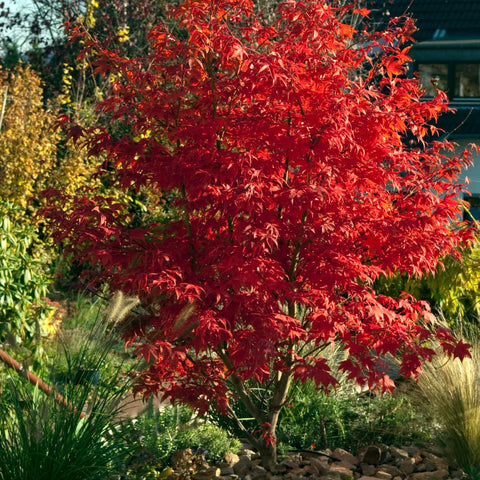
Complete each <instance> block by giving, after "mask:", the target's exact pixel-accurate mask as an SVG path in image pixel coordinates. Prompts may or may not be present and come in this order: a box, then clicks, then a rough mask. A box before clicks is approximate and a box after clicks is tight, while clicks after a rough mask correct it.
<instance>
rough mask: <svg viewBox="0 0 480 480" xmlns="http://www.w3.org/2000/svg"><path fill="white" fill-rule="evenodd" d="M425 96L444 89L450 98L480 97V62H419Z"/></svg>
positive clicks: (430, 95) (431, 95)
mask: <svg viewBox="0 0 480 480" xmlns="http://www.w3.org/2000/svg"><path fill="white" fill-rule="evenodd" d="M417 68H418V73H419V78H420V82H421V83H422V86H423V88H424V89H425V96H427V97H433V96H434V95H435V91H436V89H440V90H443V91H444V92H445V93H446V94H447V95H448V97H449V98H450V100H459V101H461V100H463V99H465V100H466V99H480V63H453V62H452V63H419V64H418V65H417Z"/></svg>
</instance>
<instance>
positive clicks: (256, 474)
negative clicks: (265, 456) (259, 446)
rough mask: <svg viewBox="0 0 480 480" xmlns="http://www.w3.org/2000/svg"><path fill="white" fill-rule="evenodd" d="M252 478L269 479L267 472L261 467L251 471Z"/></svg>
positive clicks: (255, 467) (258, 466) (257, 466)
mask: <svg viewBox="0 0 480 480" xmlns="http://www.w3.org/2000/svg"><path fill="white" fill-rule="evenodd" d="M251 474H252V478H256V479H261V478H267V470H266V469H265V468H263V467H262V466H260V465H255V466H254V467H253V468H252V471H251Z"/></svg>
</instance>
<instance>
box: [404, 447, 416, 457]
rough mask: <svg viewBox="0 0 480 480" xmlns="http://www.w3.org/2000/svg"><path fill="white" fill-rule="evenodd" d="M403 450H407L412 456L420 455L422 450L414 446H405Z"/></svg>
mask: <svg viewBox="0 0 480 480" xmlns="http://www.w3.org/2000/svg"><path fill="white" fill-rule="evenodd" d="M402 450H405V451H406V452H407V453H408V454H409V455H410V456H412V457H414V456H415V455H420V449H419V448H418V447H415V446H414V445H409V446H403V447H402Z"/></svg>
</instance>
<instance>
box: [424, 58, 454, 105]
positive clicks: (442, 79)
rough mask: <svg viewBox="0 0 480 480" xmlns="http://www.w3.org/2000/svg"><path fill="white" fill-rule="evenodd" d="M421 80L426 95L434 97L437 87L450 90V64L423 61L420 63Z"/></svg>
mask: <svg viewBox="0 0 480 480" xmlns="http://www.w3.org/2000/svg"><path fill="white" fill-rule="evenodd" d="M418 73H419V75H420V82H421V83H422V86H423V88H424V89H425V90H426V96H428V97H433V96H434V95H435V91H436V90H437V89H439V90H443V91H444V92H445V91H447V90H448V65H447V64H446V63H421V64H419V65H418Z"/></svg>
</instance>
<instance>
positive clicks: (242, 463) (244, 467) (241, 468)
mask: <svg viewBox="0 0 480 480" xmlns="http://www.w3.org/2000/svg"><path fill="white" fill-rule="evenodd" d="M251 466H252V461H251V460H250V458H248V457H247V456H246V455H242V456H241V457H240V458H239V460H238V462H237V463H236V464H235V465H233V471H234V472H235V473H236V474H241V475H243V474H245V473H247V471H248V470H250V468H251Z"/></svg>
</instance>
